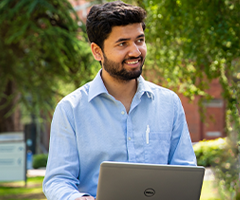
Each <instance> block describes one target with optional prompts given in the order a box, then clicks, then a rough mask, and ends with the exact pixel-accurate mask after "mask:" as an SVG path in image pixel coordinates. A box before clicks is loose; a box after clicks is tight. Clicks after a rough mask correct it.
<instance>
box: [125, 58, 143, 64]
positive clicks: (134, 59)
mask: <svg viewBox="0 0 240 200" xmlns="http://www.w3.org/2000/svg"><path fill="white" fill-rule="evenodd" d="M141 60H142V57H137V58H128V59H125V60H124V61H123V63H126V64H130V65H133V64H137V63H138V62H140V61H141Z"/></svg>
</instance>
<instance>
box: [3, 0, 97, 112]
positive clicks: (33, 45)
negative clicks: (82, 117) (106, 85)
mask: <svg viewBox="0 0 240 200" xmlns="http://www.w3.org/2000/svg"><path fill="white" fill-rule="evenodd" d="M78 24H81V26H79V25H78ZM81 30H85V27H84V24H83V23H81V21H80V19H78V17H77V15H76V13H75V11H74V9H73V8H72V6H71V4H70V3H69V2H68V1H67V0H36V1H32V0H21V1H19V0H11V1H9V0H2V1H0V51H1V54H0V80H1V83H0V100H1V99H8V101H7V103H6V105H0V108H4V107H6V106H7V104H8V103H10V102H11V99H13V98H14V97H15V96H18V102H17V103H19V102H22V103H24V104H25V106H27V108H28V110H31V109H32V111H35V109H36V108H37V109H38V110H39V109H40V108H41V109H42V110H49V109H52V108H53V104H54V103H55V102H56V101H55V99H54V97H57V96H58V95H59V93H58V89H59V80H61V81H63V82H65V83H68V84H69V83H71V84H73V85H74V88H77V87H79V86H80V85H82V84H84V83H85V82H87V81H89V80H90V79H91V78H92V75H93V74H95V73H96V70H97V68H98V63H97V62H94V59H93V58H92V55H91V50H90V47H89V44H88V40H87V37H86V34H85V32H83V31H81ZM9 82H13V83H14V86H15V87H16V90H15V93H13V94H12V93H11V94H7V95H6V89H7V88H6V87H7V84H8V83H9ZM69 92H71V91H69ZM60 98H61V96H60ZM53 100H54V101H53ZM33 108H34V109H33Z"/></svg>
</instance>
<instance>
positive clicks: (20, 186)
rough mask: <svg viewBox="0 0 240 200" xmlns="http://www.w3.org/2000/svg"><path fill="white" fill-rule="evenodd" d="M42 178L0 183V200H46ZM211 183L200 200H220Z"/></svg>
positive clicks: (205, 185)
mask: <svg viewBox="0 0 240 200" xmlns="http://www.w3.org/2000/svg"><path fill="white" fill-rule="evenodd" d="M42 181H43V177H31V178H28V181H27V187H25V182H24V181H18V182H0V199H1V200H18V199H21V200H47V199H46V197H45V196H44V194H43V193H42ZM217 194H218V192H217V189H216V188H214V185H213V181H204V182H203V188H202V194H201V198H200V200H220V198H219V197H218V195H217Z"/></svg>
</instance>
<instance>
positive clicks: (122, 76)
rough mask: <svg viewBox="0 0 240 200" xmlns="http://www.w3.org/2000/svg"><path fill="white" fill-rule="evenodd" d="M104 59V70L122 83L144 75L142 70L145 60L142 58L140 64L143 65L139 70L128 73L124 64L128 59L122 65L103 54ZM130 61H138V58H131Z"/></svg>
mask: <svg viewBox="0 0 240 200" xmlns="http://www.w3.org/2000/svg"><path fill="white" fill-rule="evenodd" d="M103 57H104V63H103V64H102V65H103V66H104V69H105V70H106V71H107V72H108V73H109V74H110V75H111V76H112V77H114V78H116V79H118V80H121V81H130V80H132V79H136V78H138V77H139V76H140V75H141V74H142V68H143V65H144V61H145V60H144V59H143V57H142V56H140V57H139V58H140V59H141V60H140V62H141V63H142V64H141V65H140V68H139V69H134V70H132V71H128V70H126V69H125V68H124V63H125V61H126V60H127V59H125V60H123V61H122V63H116V62H114V61H112V60H109V59H108V58H107V57H106V56H105V54H103ZM129 59H136V58H129Z"/></svg>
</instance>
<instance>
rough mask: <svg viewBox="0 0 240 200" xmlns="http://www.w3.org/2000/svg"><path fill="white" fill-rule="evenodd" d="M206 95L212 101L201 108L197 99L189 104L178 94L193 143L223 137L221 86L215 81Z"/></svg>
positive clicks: (223, 111)
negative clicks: (201, 112) (202, 117)
mask: <svg viewBox="0 0 240 200" xmlns="http://www.w3.org/2000/svg"><path fill="white" fill-rule="evenodd" d="M209 88H210V89H209V90H208V93H209V94H210V95H211V96H212V97H213V99H212V100H210V101H206V102H204V103H203V108H200V107H199V105H198V101H199V97H196V98H195V100H194V101H193V102H192V103H190V102H189V100H188V99H187V98H186V97H184V96H183V95H181V94H179V97H180V99H181V101H182V104H183V107H184V110H185V113H186V118H187V122H188V127H189V131H190V134H191V138H192V141H193V142H198V141H200V140H203V139H207V140H208V139H215V138H218V137H225V136H226V133H225V103H224V101H223V99H222V96H221V92H222V89H221V85H220V83H219V81H218V80H217V79H215V80H213V81H212V83H211V84H210V87H209ZM203 109H204V111H203V113H204V114H203V116H204V121H202V120H201V116H200V110H203Z"/></svg>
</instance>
